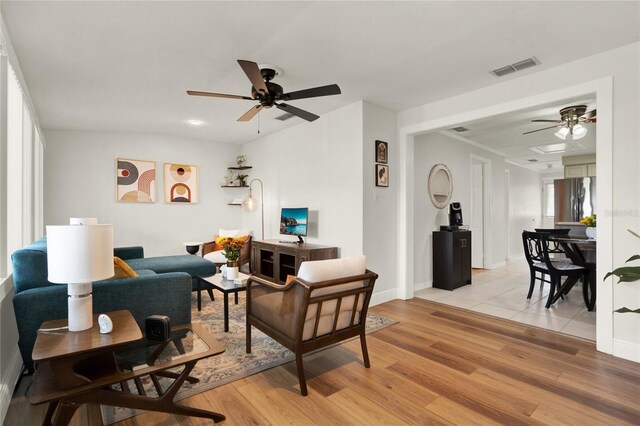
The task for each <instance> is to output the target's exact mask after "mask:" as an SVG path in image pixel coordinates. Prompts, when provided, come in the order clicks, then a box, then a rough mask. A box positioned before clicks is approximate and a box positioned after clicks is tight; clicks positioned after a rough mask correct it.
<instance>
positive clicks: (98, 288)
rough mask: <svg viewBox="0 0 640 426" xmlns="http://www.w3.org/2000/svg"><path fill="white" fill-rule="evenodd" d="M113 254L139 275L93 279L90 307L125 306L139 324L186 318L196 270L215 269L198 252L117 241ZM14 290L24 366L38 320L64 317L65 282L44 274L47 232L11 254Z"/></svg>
mask: <svg viewBox="0 0 640 426" xmlns="http://www.w3.org/2000/svg"><path fill="white" fill-rule="evenodd" d="M114 255H115V256H118V257H120V258H121V259H123V260H125V261H126V262H127V264H129V266H131V268H132V269H133V270H135V271H136V272H137V273H138V275H139V276H138V277H135V278H124V279H108V280H103V281H98V282H95V283H93V312H94V313H101V312H108V311H115V310H120V309H126V310H128V311H130V312H131V313H132V315H133V317H134V318H135V320H136V322H137V323H138V325H139V326H140V327H141V329H142V330H144V320H145V318H146V317H148V316H149V315H156V314H158V315H167V316H168V317H169V318H170V319H171V324H175V325H178V324H187V323H190V322H191V291H192V289H195V288H196V286H197V279H196V277H197V276H211V275H213V274H215V265H214V264H213V263H211V262H209V261H208V260H205V259H203V258H201V257H198V256H192V255H180V256H162V257H150V258H145V257H144V250H143V248H142V247H139V246H136V247H121V248H116V249H115V250H114ZM11 260H12V263H13V282H14V288H15V295H14V297H13V307H14V310H15V316H16V322H17V325H18V334H19V338H18V347H19V349H20V353H21V355H22V360H23V362H24V365H25V367H26V368H27V369H28V370H32V369H33V360H32V359H31V353H32V351H33V345H34V343H35V340H36V335H37V331H38V328H40V325H41V324H42V323H43V322H44V321H47V320H52V319H59V318H67V316H68V315H67V286H66V285H59V284H53V283H51V282H49V281H48V280H47V275H48V271H47V239H46V237H44V238H42V239H40V240H38V241H35V242H34V243H32V244H30V245H28V246H27V247H24V248H22V249H20V250H17V251H15V252H14V253H13V254H12V255H11Z"/></svg>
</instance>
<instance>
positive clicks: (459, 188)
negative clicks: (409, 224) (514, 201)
mask: <svg viewBox="0 0 640 426" xmlns="http://www.w3.org/2000/svg"><path fill="white" fill-rule="evenodd" d="M414 149H415V151H414V157H413V158H414V183H415V186H414V193H413V198H414V207H415V210H414V222H413V223H414V227H413V239H414V246H413V250H414V263H413V275H414V278H413V279H414V288H416V289H419V288H423V287H430V286H431V285H432V279H433V250H432V247H433V239H432V232H433V231H437V230H439V229H440V225H448V224H449V216H448V214H449V210H448V207H447V208H444V209H438V208H436V207H435V206H434V205H433V203H432V202H431V199H430V198H429V193H428V192H427V182H428V179H429V172H430V171H431V168H432V167H433V166H434V165H436V164H445V165H446V166H447V167H448V168H449V170H450V171H451V176H452V180H453V193H452V196H451V202H454V201H457V202H460V203H461V204H462V215H463V219H464V222H465V224H470V222H469V220H470V219H471V212H470V206H471V158H472V155H475V156H478V157H482V158H484V159H487V160H489V162H490V164H491V174H490V175H489V177H488V178H489V179H490V182H488V181H487V180H486V179H485V185H489V186H490V193H491V199H490V210H489V229H485V233H486V235H487V238H488V239H489V241H490V244H489V246H490V251H489V252H488V253H485V263H486V265H487V268H492V267H496V266H498V265H501V264H503V262H504V261H505V259H506V257H507V251H506V250H507V247H506V245H507V240H506V233H505V229H504V224H505V223H506V221H507V218H506V209H505V206H506V204H505V203H506V197H505V167H506V166H505V165H506V163H505V161H504V157H502V156H500V155H496V154H494V153H492V152H489V151H486V150H483V149H481V148H478V147H476V146H473V145H470V144H467V143H465V142H462V141H460V140H457V139H454V138H451V137H448V136H446V135H443V134H440V133H429V134H425V135H421V136H417V137H416V138H415V147H414ZM538 206H539V202H538ZM472 244H473V237H472Z"/></svg>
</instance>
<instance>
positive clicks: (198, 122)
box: [187, 120, 204, 126]
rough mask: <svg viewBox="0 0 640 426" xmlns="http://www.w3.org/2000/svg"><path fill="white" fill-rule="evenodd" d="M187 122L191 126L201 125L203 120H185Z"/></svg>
mask: <svg viewBox="0 0 640 426" xmlns="http://www.w3.org/2000/svg"><path fill="white" fill-rule="evenodd" d="M187 123H189V124H191V125H192V126H202V125H203V124H204V121H200V120H187Z"/></svg>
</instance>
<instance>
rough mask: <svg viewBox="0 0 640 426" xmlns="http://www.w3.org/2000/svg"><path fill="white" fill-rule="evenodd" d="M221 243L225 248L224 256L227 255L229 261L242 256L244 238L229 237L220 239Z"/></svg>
mask: <svg viewBox="0 0 640 426" xmlns="http://www.w3.org/2000/svg"><path fill="white" fill-rule="evenodd" d="M220 245H221V246H222V249H223V250H224V253H223V254H224V257H226V258H227V260H228V261H230V262H233V261H236V260H238V259H239V258H240V249H241V248H242V246H243V245H244V240H242V239H239V238H231V237H227V238H223V239H221V240H220Z"/></svg>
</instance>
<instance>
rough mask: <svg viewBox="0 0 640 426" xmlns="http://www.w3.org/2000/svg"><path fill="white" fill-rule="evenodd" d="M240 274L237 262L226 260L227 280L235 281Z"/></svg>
mask: <svg viewBox="0 0 640 426" xmlns="http://www.w3.org/2000/svg"><path fill="white" fill-rule="evenodd" d="M239 273H240V268H239V267H238V261H237V260H227V274H226V275H227V276H226V278H227V279H228V280H235V279H236V278H238V276H239Z"/></svg>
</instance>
